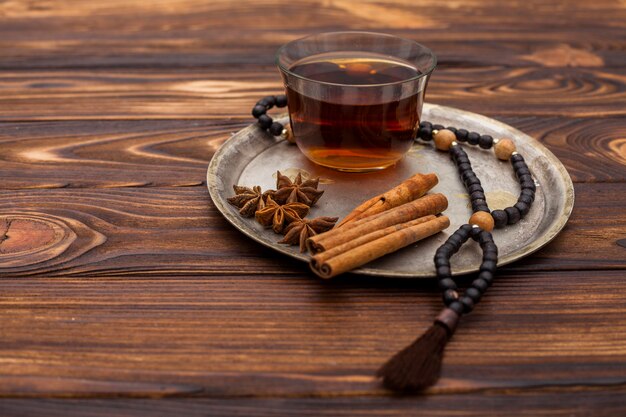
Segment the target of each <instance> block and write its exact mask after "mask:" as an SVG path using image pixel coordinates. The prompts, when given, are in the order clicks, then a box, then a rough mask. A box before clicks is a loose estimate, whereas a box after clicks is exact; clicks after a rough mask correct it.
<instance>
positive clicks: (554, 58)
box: [0, 0, 626, 68]
mask: <svg viewBox="0 0 626 417" xmlns="http://www.w3.org/2000/svg"><path fill="white" fill-rule="evenodd" d="M137 16H141V17H142V18H141V19H138V18H137ZM557 16H558V17H557ZM0 18H1V19H2V24H1V25H0V68H34V67H39V68H50V67H65V68H67V67H91V68H93V67H96V66H104V67H106V66H109V67H111V66H152V67H154V66H158V67H163V66H167V67H181V66H186V67H188V66H190V65H195V66H198V65H225V64H226V65H241V64H254V65H259V64H267V65H269V64H271V63H273V56H274V52H275V51H276V49H277V48H278V47H279V46H280V45H281V44H283V43H285V42H287V41H288V40H292V39H295V38H298V37H301V36H305V35H307V34H310V33H318V32H324V31H337V30H373V31H382V32H390V33H393V34H397V35H400V36H405V37H410V38H413V39H416V40H419V41H421V42H423V43H425V44H428V45H430V46H431V47H432V48H434V50H435V51H436V52H437V53H438V55H439V56H440V58H441V59H440V62H441V63H442V64H444V65H464V66H466V65H472V66H475V65H503V64H505V65H511V66H513V67H520V66H590V67H597V66H602V65H604V66H624V65H625V64H626V57H625V55H624V40H625V38H624V30H623V29H624V27H625V25H624V21H626V10H625V9H624V7H623V5H620V4H618V3H616V2H615V1H603V2H599V4H597V3H596V2H594V3H593V4H583V3H582V2H577V3H575V4H572V3H570V4H568V5H567V7H566V8H564V7H563V6H562V5H559V4H546V3H545V2H515V3H511V2H507V3H503V2H498V1H496V0H489V1H467V2H464V3H463V7H459V6H458V5H457V4H456V3H449V2H434V1H429V2H427V3H421V4H420V5H415V4H414V3H413V2H410V1H380V0H378V1H369V2H363V1H355V0H334V1H298V2H285V1H270V2H268V1H263V0H259V1H241V2H236V3H233V2H232V1H227V0H222V1H211V2H204V1H198V0H178V1H176V2H146V1H143V2H137V1H135V2H124V1H121V0H116V1H104V0H100V1H90V2H88V4H81V5H76V4H75V2H67V1H55V2H54V3H52V4H50V5H49V6H48V7H46V6H41V5H40V4H37V3H36V2H26V1H24V2H5V3H3V4H0ZM461 45H462V46H461Z"/></svg>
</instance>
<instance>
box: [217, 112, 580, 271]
mask: <svg viewBox="0 0 626 417" xmlns="http://www.w3.org/2000/svg"><path fill="white" fill-rule="evenodd" d="M422 118H423V119H424V120H428V121H431V122H433V123H440V124H442V125H444V126H457V127H459V128H461V127H462V128H464V129H468V130H470V131H471V130H474V131H477V132H480V133H482V134H489V135H492V136H493V137H500V138H501V137H509V138H511V139H513V140H514V141H515V144H516V145H517V148H518V151H519V152H520V153H521V154H522V155H524V158H525V159H526V162H527V164H528V166H529V168H530V170H531V172H532V174H533V176H534V178H535V181H536V183H537V194H536V199H535V202H534V204H533V206H532V209H531V211H530V213H529V214H528V215H527V216H526V217H525V218H524V219H523V220H522V221H521V222H519V223H518V224H516V225H512V226H508V227H505V228H504V229H498V230H495V231H494V232H493V234H494V239H495V241H496V243H497V245H498V248H499V253H500V260H499V262H498V265H505V264H508V263H511V262H513V261H516V260H518V259H521V258H523V257H524V256H527V255H530V254H531V253H533V252H535V251H536V250H538V249H539V248H541V247H542V246H544V245H546V244H547V243H548V242H550V240H552V239H553V238H554V237H555V236H556V235H557V234H558V233H559V231H560V230H561V229H562V228H563V226H565V223H566V222H567V219H568V218H569V216H570V213H571V211H572V207H573V205H574V187H573V184H572V180H571V179H570V177H569V175H568V173H567V171H566V170H565V167H564V166H563V164H561V162H560V161H559V160H558V159H557V158H556V157H555V156H554V155H553V154H552V153H551V152H550V151H549V150H548V149H546V148H545V147H544V146H543V145H541V144H540V143H539V142H537V141H536V140H535V139H533V138H531V137H530V136H528V135H526V134H524V133H522V132H520V131H519V130H517V129H514V128H513V127H511V126H508V125H506V124H504V123H501V122H498V121H496V120H493V119H490V118H487V117H485V116H481V115H478V114H475V113H470V112H466V111H463V110H459V109H454V108H451V107H444V106H438V105H433V104H425V105H424V111H423V115H422ZM279 120H280V121H281V122H284V123H286V122H287V121H288V119H287V118H286V116H284V115H283V117H282V118H281V119H279ZM464 149H465V150H466V151H467V153H468V155H469V157H470V160H471V161H472V167H473V168H474V171H475V172H476V174H477V175H478V177H479V178H480V180H481V182H482V184H483V188H484V189H485V194H486V196H487V202H488V204H489V207H490V208H491V209H492V210H494V209H499V208H504V207H507V206H510V205H512V204H514V203H515V202H516V200H517V196H518V195H519V184H518V183H517V181H516V179H515V176H514V173H513V169H512V167H511V165H510V163H508V162H501V161H499V160H498V159H497V158H496V157H495V156H494V155H493V151H491V150H483V149H480V148H478V147H473V146H464ZM276 170H280V171H281V172H282V173H283V174H286V175H289V176H290V177H292V178H293V177H295V175H296V174H297V173H298V172H302V173H303V175H309V176H311V177H320V178H321V181H320V188H321V189H323V190H324V195H323V196H322V198H321V199H320V200H319V201H318V203H317V204H316V205H315V206H313V208H312V209H311V212H310V214H309V217H311V218H312V217H317V216H338V217H343V216H345V215H346V214H347V213H349V212H350V211H351V210H352V209H353V208H354V207H355V206H356V205H358V204H359V203H361V202H362V201H363V200H365V199H367V198H370V197H372V196H374V195H377V194H380V193H382V192H384V191H387V190H388V189H390V188H391V187H393V186H395V185H397V184H399V183H400V182H402V181H403V180H405V179H406V178H408V177H410V176H411V175H413V174H414V173H416V172H422V173H427V172H435V173H436V174H437V175H438V176H439V184H438V185H437V186H436V187H435V188H434V189H433V190H432V192H440V193H443V194H445V195H446V197H448V200H449V207H448V209H447V210H446V211H445V214H446V215H448V216H449V217H450V221H451V225H450V227H449V228H448V229H447V230H446V231H444V232H442V233H439V234H437V235H435V236H432V237H430V238H428V239H426V240H423V241H421V242H417V243H415V244H413V245H410V246H408V247H406V248H404V249H402V250H400V251H398V252H395V253H393V254H390V255H387V256H385V257H383V258H380V259H378V260H376V261H373V262H370V263H369V264H367V265H365V266H363V267H361V268H359V269H356V270H354V271H353V272H354V273H358V274H364V275H375V276H385V277H402V278H425V277H433V276H435V269H434V265H433V261H432V260H433V256H434V253H435V250H436V248H437V247H438V246H440V245H441V244H442V243H443V242H444V241H445V240H446V239H447V237H448V236H449V235H450V234H451V233H453V232H454V231H455V230H456V229H457V228H458V227H459V226H460V225H462V224H464V223H466V222H467V219H468V218H469V216H470V215H471V209H470V205H469V198H468V195H467V193H466V191H465V189H464V187H463V185H462V183H461V181H460V180H459V176H458V173H457V171H456V167H455V166H454V164H453V163H452V161H450V158H449V154H448V153H445V152H438V151H436V150H435V149H434V147H432V146H430V145H429V144H420V143H415V144H414V145H413V147H412V149H411V150H410V151H409V153H408V154H407V155H406V156H405V157H404V158H403V159H402V160H401V161H400V162H398V163H397V164H396V166H394V167H391V168H388V169H386V170H384V171H379V172H374V173H365V174H354V173H343V172H338V171H334V170H331V169H327V168H324V167H320V166H317V165H315V164H314V163H312V162H310V161H309V160H308V159H307V158H306V157H305V156H304V155H302V154H301V153H300V151H299V150H298V147H297V146H295V145H291V144H289V143H287V142H286V141H284V140H279V139H276V138H274V137H273V136H271V135H270V134H269V133H267V132H264V131H262V130H261V129H260V128H259V127H258V126H257V125H256V124H253V125H251V126H248V127H247V128H245V129H243V130H241V131H239V132H237V133H236V134H234V135H233V136H232V137H231V138H230V139H229V140H228V141H227V142H226V143H224V145H223V146H222V147H221V148H220V149H219V150H218V151H217V153H216V154H215V155H214V156H213V159H212V160H211V162H210V164H209V168H208V172H207V186H208V188H209V192H210V194H211V198H212V199H213V202H214V203H215V206H216V207H217V208H218V210H219V211H220V212H221V213H222V214H223V215H224V217H225V218H226V219H227V220H228V221H229V222H230V223H232V224H233V226H235V227H236V228H237V229H238V230H239V231H241V232H242V233H244V234H245V235H247V236H249V237H250V238H252V239H254V240H256V241H257V242H259V243H261V244H263V245H265V246H268V247H270V248H272V249H274V250H276V251H277V252H280V253H282V254H284V255H288V256H291V257H293V258H296V259H300V260H302V261H305V262H308V261H309V255H307V254H302V253H300V252H299V249H298V247H297V246H285V245H282V244H279V243H277V242H278V241H279V240H280V239H281V238H282V237H281V236H280V235H276V234H274V233H273V232H272V231H271V229H270V230H268V229H264V228H263V227H262V226H261V225H259V224H258V223H256V221H255V220H254V219H247V218H243V217H241V216H240V215H239V213H238V211H237V209H236V208H235V207H233V206H231V205H230V204H229V203H228V202H227V201H226V199H227V198H228V197H230V196H232V195H233V185H235V184H237V185H245V186H250V187H251V186H253V185H260V186H261V187H262V189H263V190H267V189H274V188H275V186H276ZM479 264H480V249H479V247H478V245H476V244H475V243H473V242H472V243H471V244H467V245H464V246H463V248H462V249H461V250H460V251H459V252H458V253H457V254H456V255H455V256H454V257H453V258H452V269H453V271H454V274H455V275H457V274H465V273H470V272H475V271H477V270H478V266H479Z"/></svg>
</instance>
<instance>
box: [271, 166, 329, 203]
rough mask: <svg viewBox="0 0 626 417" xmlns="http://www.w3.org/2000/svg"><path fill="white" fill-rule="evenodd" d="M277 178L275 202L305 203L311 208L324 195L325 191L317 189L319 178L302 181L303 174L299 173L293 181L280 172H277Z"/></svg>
mask: <svg viewBox="0 0 626 417" xmlns="http://www.w3.org/2000/svg"><path fill="white" fill-rule="evenodd" d="M276 177H277V178H276V192H275V193H274V200H275V201H277V202H279V203H303V204H306V205H307V206H309V207H310V206H312V205H313V204H315V203H316V202H317V200H319V198H320V197H321V196H322V194H324V191H322V190H318V189H317V186H318V185H319V182H320V179H319V178H314V179H308V180H306V181H302V174H301V173H298V176H297V177H296V179H295V180H294V181H291V180H290V179H289V177H287V176H286V175H283V174H281V173H280V171H277V173H276Z"/></svg>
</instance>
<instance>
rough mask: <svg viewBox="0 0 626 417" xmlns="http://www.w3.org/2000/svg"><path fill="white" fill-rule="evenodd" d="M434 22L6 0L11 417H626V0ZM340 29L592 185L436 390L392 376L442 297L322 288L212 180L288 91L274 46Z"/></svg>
mask: <svg viewBox="0 0 626 417" xmlns="http://www.w3.org/2000/svg"><path fill="white" fill-rule="evenodd" d="M419 3H420V4H416V2H415V1H411V0H405V1H395V2H391V1H385V0H379V1H373V2H369V1H367V2H364V1H352V0H323V1H307V0H305V1H299V0H298V1H295V0H291V1H229V0H221V1H217V0H212V1H201V0H161V1H129V0H97V1H93V0H92V1H69V0H66V1H63V0H48V1H35V0H21V1H20V0H16V1H3V2H0V142H1V148H0V149H1V154H0V160H1V165H0V174H1V177H2V181H1V182H0V187H1V188H2V190H1V191H0V192H1V194H2V197H3V198H2V200H1V202H0V229H1V233H0V273H1V276H2V281H1V283H2V284H1V285H2V287H1V288H2V290H1V291H0V301H1V304H2V308H1V310H0V396H2V397H3V398H2V400H1V401H0V415H2V416H10V415H26V414H35V415H52V416H68V415H78V414H83V415H98V416H100V415H102V416H110V415H125V416H131V415H132V416H134V415H146V414H150V415H158V416H165V415H186V416H193V415H198V416H199V415H224V416H233V415H264V416H294V415H307V416H308V415H310V416H319V415H371V416H375V415H376V416H378V415H389V416H390V415H407V414H410V413H412V412H416V413H417V412H420V413H424V414H428V415H441V416H450V415H464V416H465V415H478V416H487V415H505V414H506V415H516V414H519V415H533V416H535V415H551V416H554V415H563V416H566V415H567V416H578V415H593V416H600V415H607V416H617V415H620V414H621V415H623V414H624V413H625V412H626V318H625V316H624V314H625V313H626V301H625V294H626V293H625V292H624V289H623V288H624V278H626V273H625V270H626V210H625V209H624V207H625V206H626V192H625V191H626V123H625V119H624V117H625V116H626V93H625V91H626V71H625V68H626V51H625V49H626V7H625V3H624V2H623V1H617V0H613V1H612V0H594V1H590V2H587V1H576V2H574V1H571V2H554V3H552V4H548V2H545V1H542V0H527V1H523V2H506V1H497V0H485V1H478V0H465V1H463V2H460V1H455V2H444V1H422V2H419ZM343 29H366V30H372V31H382V32H388V33H392V34H397V35H401V36H405V37H409V38H412V39H416V40H419V41H421V42H423V43H425V44H427V45H429V46H431V47H432V48H433V49H434V50H435V51H436V53H437V54H438V56H439V59H440V65H439V68H438V69H437V71H436V73H435V74H434V76H433V77H432V79H431V83H430V87H429V91H428V100H429V101H430V102H433V103H439V104H444V105H449V106H454V107H459V108H462V109H466V110H469V111H474V112H478V113H482V114H485V115H487V116H490V117H494V118H496V119H498V120H502V121H504V122H506V123H509V124H511V125H513V126H515V127H517V128H519V129H521V130H523V131H525V132H527V133H529V134H530V135H533V136H534V137H536V138H538V139H539V140H541V141H542V142H543V143H544V144H545V145H546V146H548V147H549V148H550V149H551V150H552V152H554V153H555V154H556V155H557V156H558V157H559V158H560V159H561V160H562V161H563V162H564V164H565V165H566V166H567V168H568V170H569V172H570V174H571V176H572V178H573V180H574V182H575V187H576V205H575V209H574V214H573V216H572V218H571V220H570V222H569V224H568V225H567V227H566V228H565V230H564V231H563V232H562V233H561V235H560V236H559V237H558V238H557V239H556V240H555V241H554V242H553V243H552V244H550V245H549V246H548V247H546V248H545V249H543V250H542V251H540V252H539V253H537V254H536V255H534V256H532V257H530V258H527V259H525V260H523V261H520V262H517V263H515V264H514V265H511V266H510V267H506V268H503V270H502V273H501V274H500V276H499V279H498V282H497V283H496V285H495V286H494V287H493V288H492V289H491V290H490V291H489V293H488V294H487V296H486V297H485V298H484V300H483V302H481V304H480V306H479V308H477V309H476V311H475V312H474V313H472V314H471V315H470V316H468V317H467V319H466V320H464V323H463V325H462V326H461V327H460V328H459V330H458V332H457V334H456V335H455V338H454V339H453V341H452V342H451V343H450V344H449V346H448V349H447V353H446V360H445V364H444V369H443V376H442V379H441V381H440V383H439V384H438V385H437V386H435V387H434V388H432V389H431V390H430V391H428V392H427V393H426V394H425V395H422V396H417V397H409V398H398V397H394V396H391V395H390V394H389V393H388V392H385V391H384V390H383V389H381V388H380V386H379V385H378V383H377V381H376V380H374V379H373V373H374V371H375V369H376V368H377V367H378V366H379V365H380V364H381V363H382V362H383V361H384V360H385V359H386V358H388V357H389V356H390V355H391V354H392V353H394V352H395V351H396V350H398V349H399V348H401V347H403V346H404V345H406V344H407V343H409V342H410V341H411V340H413V339H414V338H415V337H416V336H417V335H418V334H419V333H420V332H421V331H423V330H424V329H425V328H426V327H427V326H428V325H429V324H430V320H431V319H432V317H433V316H434V315H435V313H436V312H437V311H438V309H439V307H440V298H439V295H438V293H437V290H436V289H435V286H434V284H433V283H432V282H430V281H428V282H424V281H409V280H404V281H403V280H382V279H368V278H363V277H356V276H355V277H345V278H342V279H337V280H335V281H332V282H320V281H319V280H317V279H315V278H314V277H313V276H312V275H311V274H310V273H309V272H308V271H307V268H306V267H305V266H304V265H302V264H300V263H297V262H295V261H291V260H289V259H287V258H285V257H282V256H278V255H276V254H275V253H273V252H271V251H269V250H268V249H264V248H263V247H261V246H259V245H257V244H255V243H253V242H252V241H250V240H248V239H246V238H245V237H243V236H242V235H241V234H240V233H238V232H237V231H236V230H235V229H234V228H233V227H231V226H230V225H229V224H228V223H227V222H226V221H225V220H224V219H223V218H222V217H221V216H220V214H219V213H218V212H217V210H216V209H215V207H214V206H213V204H212V202H211V200H210V199H209V196H208V193H207V190H206V186H205V183H204V178H205V171H206V167H207V163H208V161H209V160H210V159H211V156H212V154H213V153H214V152H215V150H216V149H217V148H218V147H219V146H220V145H221V144H222V143H223V142H224V141H225V140H226V139H227V138H228V137H229V136H230V135H231V134H232V133H233V132H235V131H237V130H239V129H241V128H243V127H244V126H246V125H247V124H249V123H251V121H252V120H251V117H250V114H249V111H250V108H251V105H252V104H253V103H254V102H255V101H256V100H257V99H258V98H259V97H260V96H263V95H265V94H272V93H277V92H279V91H280V90H281V82H280V79H279V76H278V73H277V71H276V69H275V67H274V64H273V61H274V52H275V50H276V49H277V47H278V46H279V45H281V44H283V43H284V42H286V41H289V40H291V39H294V38H296V37H300V36H303V35H306V34H309V33H313V32H319V31H333V30H343ZM468 280H469V278H468V279H466V280H465V282H468Z"/></svg>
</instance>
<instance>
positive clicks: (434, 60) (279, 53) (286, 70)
mask: <svg viewBox="0 0 626 417" xmlns="http://www.w3.org/2000/svg"><path fill="white" fill-rule="evenodd" d="M322 35H324V36H335V35H365V36H378V37H389V38H395V39H398V40H401V41H404V42H409V43H411V44H413V45H415V46H417V47H419V48H421V49H422V50H424V52H425V53H426V54H428V55H430V57H431V58H432V64H431V65H430V66H429V67H428V69H427V70H426V71H420V73H419V74H418V75H416V76H413V77H411V78H407V79H405V80H400V81H394V82H391V83H383V84H341V83H331V82H327V81H319V80H314V79H312V78H308V77H304V76H302V75H300V74H296V73H295V72H293V71H291V70H290V69H289V68H287V67H285V66H283V65H282V64H281V62H280V57H281V56H282V55H283V53H284V51H285V50H286V49H287V48H288V47H290V46H293V45H294V44H295V43H297V42H301V41H304V40H306V39H310V38H315V37H318V36H322ZM275 63H276V65H277V66H278V68H279V69H280V70H281V71H283V72H284V73H286V74H289V76H291V77H296V78H299V79H301V80H305V81H310V82H312V83H316V84H324V85H334V86H341V87H356V88H367V87H382V86H392V85H399V84H404V83H408V82H414V81H417V80H419V79H420V78H424V77H428V76H429V75H430V74H431V73H432V72H433V71H434V70H435V67H437V56H436V55H435V53H434V52H433V51H432V50H431V49H430V48H429V47H427V46H425V45H422V44H421V43H419V42H416V41H414V40H412V39H408V38H404V37H401V36H396V35H390V34H387V33H379V32H367V31H351V30H348V31H338V32H322V33H316V34H312V35H307V36H304V37H302V38H298V39H294V40H292V41H289V42H287V43H286V44H284V45H283V46H281V47H280V48H278V51H276V59H275Z"/></svg>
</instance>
